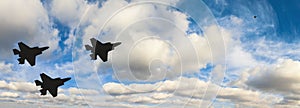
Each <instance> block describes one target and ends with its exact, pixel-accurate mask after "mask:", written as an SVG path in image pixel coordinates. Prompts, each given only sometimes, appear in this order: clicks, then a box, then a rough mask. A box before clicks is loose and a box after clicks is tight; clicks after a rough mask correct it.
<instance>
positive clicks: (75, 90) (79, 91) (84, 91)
mask: <svg viewBox="0 0 300 108" xmlns="http://www.w3.org/2000/svg"><path fill="white" fill-rule="evenodd" d="M68 90H69V93H71V94H74V95H78V94H82V95H97V94H99V92H98V91H97V90H89V89H80V88H73V87H72V88H69V89H68Z"/></svg>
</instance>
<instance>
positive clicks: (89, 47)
mask: <svg viewBox="0 0 300 108" xmlns="http://www.w3.org/2000/svg"><path fill="white" fill-rule="evenodd" d="M85 49H86V50H88V51H89V50H93V47H91V46H89V45H85Z"/></svg>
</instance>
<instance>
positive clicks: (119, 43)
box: [113, 42, 121, 47]
mask: <svg viewBox="0 0 300 108" xmlns="http://www.w3.org/2000/svg"><path fill="white" fill-rule="evenodd" d="M119 45H121V42H117V43H114V45H113V47H116V46H119Z"/></svg>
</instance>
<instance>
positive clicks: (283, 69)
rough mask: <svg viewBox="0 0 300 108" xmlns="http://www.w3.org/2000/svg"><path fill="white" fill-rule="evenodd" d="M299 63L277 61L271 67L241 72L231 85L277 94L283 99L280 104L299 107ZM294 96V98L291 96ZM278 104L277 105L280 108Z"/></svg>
mask: <svg viewBox="0 0 300 108" xmlns="http://www.w3.org/2000/svg"><path fill="white" fill-rule="evenodd" d="M299 67H300V62H299V61H294V60H291V59H279V60H278V61H277V62H276V63H275V64H273V65H269V66H268V65H265V66H258V67H256V68H254V69H250V70H247V71H245V72H243V74H242V76H241V77H240V79H239V80H237V81H235V82H234V83H233V84H234V85H236V86H238V87H242V88H250V89H253V90H257V91H261V92H265V93H271V94H278V95H281V96H282V97H283V100H282V101H281V102H280V103H282V104H287V105H299V104H298V102H300V99H299V98H297V95H299V94H300V92H299V90H300V88H299V85H300V80H299V79H300V74H299V71H300V68H299ZM291 95H295V96H291ZM280 103H279V102H278V103H277V104H278V105H279V106H280Z"/></svg>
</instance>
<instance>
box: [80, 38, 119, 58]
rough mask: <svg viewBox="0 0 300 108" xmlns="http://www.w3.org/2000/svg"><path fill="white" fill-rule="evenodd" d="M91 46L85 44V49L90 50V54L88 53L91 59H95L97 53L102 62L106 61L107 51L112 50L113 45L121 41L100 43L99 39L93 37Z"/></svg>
mask: <svg viewBox="0 0 300 108" xmlns="http://www.w3.org/2000/svg"><path fill="white" fill-rule="evenodd" d="M90 40H91V43H92V46H90V45H85V48H86V50H88V51H91V52H92V54H90V56H91V59H92V60H96V59H97V55H98V56H99V57H100V58H101V59H102V61H103V62H106V61H107V55H108V52H109V51H111V50H114V47H116V46H118V45H120V44H121V42H117V43H113V44H112V43H110V42H107V43H101V42H100V41H98V40H96V39H95V38H91V39H90Z"/></svg>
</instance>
